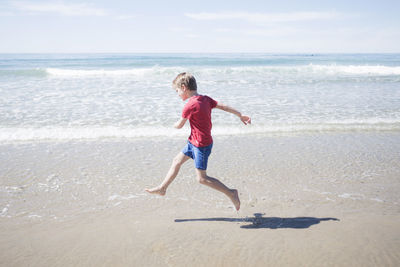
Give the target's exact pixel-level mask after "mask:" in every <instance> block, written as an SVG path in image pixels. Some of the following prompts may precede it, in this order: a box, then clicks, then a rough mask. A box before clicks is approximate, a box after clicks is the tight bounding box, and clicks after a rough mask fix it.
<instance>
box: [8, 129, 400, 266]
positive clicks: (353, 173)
mask: <svg viewBox="0 0 400 267" xmlns="http://www.w3.org/2000/svg"><path fill="white" fill-rule="evenodd" d="M214 141H215V142H214V148H213V153H212V156H211V158H210V163H209V169H208V173H209V175H211V176H214V177H217V178H219V179H220V180H222V181H223V182H224V183H226V184H227V185H228V186H231V187H235V188H237V189H238V190H239V192H240V196H241V201H242V207H241V210H240V211H239V212H238V213H237V212H236V211H234V209H233V206H232V205H231V203H229V200H228V199H227V198H226V197H224V196H223V195H221V194H220V193H218V192H214V191H212V190H211V189H209V188H206V187H204V186H202V185H199V184H197V183H196V182H195V179H194V170H193V165H192V162H188V163H186V165H185V166H184V167H183V168H182V170H181V173H180V174H179V176H178V177H177V179H176V181H175V182H174V183H173V184H172V185H171V187H170V188H169V191H168V192H167V195H166V196H165V197H158V196H153V195H148V194H145V192H144V191H143V189H144V188H145V187H148V186H152V185H156V184H158V183H159V182H160V181H161V180H162V178H163V176H164V175H165V173H166V171H167V170H168V167H169V164H170V161H171V159H172V158H173V156H174V155H175V154H176V153H177V152H178V151H179V150H180V149H181V147H182V146H183V145H184V143H185V141H184V140H179V139H174V140H162V139H160V140H153V141H145V140H123V141H104V140H103V141H96V142H69V143H54V142H48V143H40V144H29V143H26V144H3V145H1V146H0V156H1V158H0V159H1V163H0V170H1V173H0V178H1V185H0V186H1V191H0V192H1V199H0V200H1V202H0V212H1V216H0V240H1V241H0V251H1V252H0V265H1V266H399V265H400V194H399V193H398V192H399V190H400V135H399V134H398V133H346V134H318V135H315V134H314V135H311V134H310V135H303V136H252V137H217V138H215V140H214Z"/></svg>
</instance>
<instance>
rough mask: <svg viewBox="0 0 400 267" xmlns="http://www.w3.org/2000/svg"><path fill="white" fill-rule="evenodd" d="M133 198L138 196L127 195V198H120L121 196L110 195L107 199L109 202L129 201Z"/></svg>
mask: <svg viewBox="0 0 400 267" xmlns="http://www.w3.org/2000/svg"><path fill="white" fill-rule="evenodd" d="M133 198H138V196H136V195H132V194H130V195H127V196H121V195H117V194H115V195H112V196H110V197H109V198H108V200H109V201H113V200H129V199H133ZM119 204H121V202H119V203H118V205H119Z"/></svg>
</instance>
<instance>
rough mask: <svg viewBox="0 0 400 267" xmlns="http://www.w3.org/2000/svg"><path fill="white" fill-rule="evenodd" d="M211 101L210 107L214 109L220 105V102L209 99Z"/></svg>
mask: <svg viewBox="0 0 400 267" xmlns="http://www.w3.org/2000/svg"><path fill="white" fill-rule="evenodd" d="M208 98H209V100H210V107H211V108H212V109H213V108H215V107H216V106H217V105H218V102H217V101H215V100H214V99H212V98H211V97H208Z"/></svg>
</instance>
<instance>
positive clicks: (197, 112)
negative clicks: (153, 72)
mask: <svg viewBox="0 0 400 267" xmlns="http://www.w3.org/2000/svg"><path fill="white" fill-rule="evenodd" d="M172 85H173V88H174V89H175V91H176V92H177V93H178V95H179V96H180V98H181V99H182V100H183V101H185V100H187V99H189V101H188V102H187V103H186V104H185V106H184V108H183V111H182V117H181V119H180V120H179V121H177V122H176V123H175V125H174V127H175V128H177V129H180V128H182V127H183V125H185V123H186V121H187V120H189V122H190V128H191V133H190V136H189V140H188V143H187V145H186V146H185V147H184V149H183V150H182V152H180V153H179V154H178V155H177V156H176V157H175V158H174V160H173V162H172V165H171V168H170V169H169V171H168V173H167V175H166V176H165V179H164V181H163V182H162V183H161V184H160V185H159V186H158V187H154V188H151V189H145V190H146V191H147V192H149V193H152V194H159V195H161V196H163V195H165V193H166V191H167V188H168V186H169V185H170V184H171V183H172V181H173V180H174V179H175V177H176V176H177V175H178V172H179V169H180V167H181V166H182V164H183V163H185V162H186V161H187V160H188V159H189V158H192V159H194V162H195V166H196V174H197V180H198V181H199V182H200V183H201V184H204V185H207V186H209V187H211V188H213V189H215V190H218V191H220V192H222V193H224V194H225V195H226V196H227V197H229V199H230V200H231V201H232V203H233V205H234V206H235V208H236V210H239V209H240V200H239V194H238V191H237V190H236V189H230V188H228V187H226V186H225V185H224V184H223V183H222V182H220V181H219V180H218V179H215V178H213V177H210V176H208V175H207V172H206V170H207V162H208V157H209V156H210V154H211V148H212V145H213V140H212V136H211V127H212V123H211V110H212V109H213V108H218V109H221V110H224V111H227V112H230V113H233V114H235V115H236V116H238V117H239V118H240V120H241V121H242V122H243V123H244V124H245V125H247V124H250V123H251V119H250V117H248V116H245V115H242V114H241V113H240V112H239V111H237V110H235V109H234V108H231V107H229V106H227V105H224V104H222V103H218V102H217V101H215V100H214V99H212V98H210V97H208V96H205V95H199V94H198V93H197V84H196V79H195V78H194V77H193V75H191V74H189V73H186V72H183V73H180V74H179V75H178V76H177V77H176V78H175V79H174V81H173V82H172Z"/></svg>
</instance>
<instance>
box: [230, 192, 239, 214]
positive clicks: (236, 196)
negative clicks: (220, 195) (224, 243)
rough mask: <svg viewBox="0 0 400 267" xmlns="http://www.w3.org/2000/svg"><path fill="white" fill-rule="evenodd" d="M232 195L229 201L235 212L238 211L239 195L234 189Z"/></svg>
mask: <svg viewBox="0 0 400 267" xmlns="http://www.w3.org/2000/svg"><path fill="white" fill-rule="evenodd" d="M231 192H232V195H231V196H230V199H231V201H232V203H233V205H234V206H235V208H236V210H239V209H240V199H239V193H238V191H237V190H236V189H232V190H231Z"/></svg>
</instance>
